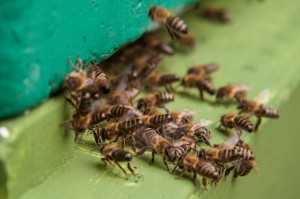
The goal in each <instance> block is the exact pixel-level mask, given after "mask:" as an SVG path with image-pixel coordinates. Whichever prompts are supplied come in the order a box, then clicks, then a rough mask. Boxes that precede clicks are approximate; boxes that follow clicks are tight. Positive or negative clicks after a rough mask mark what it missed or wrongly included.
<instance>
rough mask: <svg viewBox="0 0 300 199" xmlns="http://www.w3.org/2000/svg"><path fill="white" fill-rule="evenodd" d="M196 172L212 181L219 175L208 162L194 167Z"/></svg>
mask: <svg viewBox="0 0 300 199" xmlns="http://www.w3.org/2000/svg"><path fill="white" fill-rule="evenodd" d="M196 170H197V172H198V174H200V175H201V176H204V177H207V178H210V179H214V180H216V179H218V178H219V173H218V172H217V171H216V168H215V167H214V166H213V165H212V164H211V163H209V162H202V163H200V164H198V165H197V166H196Z"/></svg>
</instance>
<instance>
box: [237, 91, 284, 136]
mask: <svg viewBox="0 0 300 199" xmlns="http://www.w3.org/2000/svg"><path fill="white" fill-rule="evenodd" d="M269 95H270V91H269V90H268V89H266V90H263V91H262V92H261V93H260V94H259V95H258V96H257V97H256V98H255V99H254V100H242V101H241V102H240V103H239V105H238V106H237V109H239V110H240V114H242V113H246V114H250V116H252V115H254V116H255V117H257V122H256V124H255V127H254V131H257V130H258V128H259V126H260V124H261V121H262V118H263V117H266V118H272V119H273V118H274V119H277V118H279V112H278V111H277V110H276V109H274V108H271V107H269V106H268V105H266V104H265V103H264V102H265V101H268V98H269Z"/></svg>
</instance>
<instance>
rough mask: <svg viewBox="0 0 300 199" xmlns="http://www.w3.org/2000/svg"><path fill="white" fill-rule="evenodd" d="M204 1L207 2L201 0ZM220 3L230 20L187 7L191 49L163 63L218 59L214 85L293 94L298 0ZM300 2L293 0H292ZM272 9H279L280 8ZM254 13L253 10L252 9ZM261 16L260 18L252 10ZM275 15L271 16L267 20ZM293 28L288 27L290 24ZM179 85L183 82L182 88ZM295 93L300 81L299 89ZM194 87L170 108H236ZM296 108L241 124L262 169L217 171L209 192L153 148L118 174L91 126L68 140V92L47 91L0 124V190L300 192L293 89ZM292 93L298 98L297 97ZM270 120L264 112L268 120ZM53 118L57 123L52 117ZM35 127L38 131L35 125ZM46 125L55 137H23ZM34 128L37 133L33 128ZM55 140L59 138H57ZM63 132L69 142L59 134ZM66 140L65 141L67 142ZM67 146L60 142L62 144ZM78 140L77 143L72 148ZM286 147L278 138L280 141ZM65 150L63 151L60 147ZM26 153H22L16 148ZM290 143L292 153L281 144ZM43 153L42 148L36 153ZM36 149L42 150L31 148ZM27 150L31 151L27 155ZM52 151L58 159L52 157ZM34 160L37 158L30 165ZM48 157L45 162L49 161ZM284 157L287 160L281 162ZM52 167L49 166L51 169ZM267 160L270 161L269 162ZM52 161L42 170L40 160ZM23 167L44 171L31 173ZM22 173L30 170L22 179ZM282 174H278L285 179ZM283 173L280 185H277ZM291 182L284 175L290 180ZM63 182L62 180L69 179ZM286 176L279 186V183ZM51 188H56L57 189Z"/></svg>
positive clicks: (24, 193)
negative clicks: (128, 173) (211, 18)
mask: <svg viewBox="0 0 300 199" xmlns="http://www.w3.org/2000/svg"><path fill="white" fill-rule="evenodd" d="M207 3H208V2H207ZM211 3H213V4H216V5H221V6H224V7H225V8H227V9H228V10H229V12H230V13H231V14H232V15H233V22H232V23H230V24H229V25H221V24H218V23H213V22H208V21H205V20H203V19H201V18H199V13H198V12H195V11H194V12H189V13H188V14H187V15H185V16H184V19H185V20H186V21H187V23H188V24H189V26H190V27H192V28H191V32H192V34H193V35H195V36H196V38H197V48H196V49H195V50H194V51H193V52H191V53H179V54H176V55H175V56H173V57H170V58H167V59H166V60H165V62H164V64H163V66H162V70H163V71H165V72H168V71H169V72H175V73H177V74H178V75H183V74H184V73H185V71H186V68H187V67H189V66H191V65H192V64H196V63H207V62H211V61H215V62H219V63H220V64H221V68H220V70H219V71H218V72H216V73H215V74H214V75H213V79H214V82H215V84H216V85H217V86H220V85H222V84H224V83H228V82H233V83H245V84H247V85H250V88H251V89H250V93H249V95H250V97H254V96H255V95H257V94H258V93H259V92H260V91H261V90H262V89H265V88H269V89H271V91H272V95H271V99H270V105H272V106H274V107H279V106H280V105H282V104H284V103H286V104H287V106H288V105H289V104H290V102H288V101H287V99H288V98H289V97H290V95H291V93H293V92H294V89H295V87H296V85H298V84H299V76H298V74H299V72H300V67H299V66H300V59H299V58H298V52H299V51H300V43H299V42H300V41H299V40H298V35H299V34H298V33H299V30H300V27H299V26H298V25H297V24H298V19H299V15H300V14H299V12H298V9H297V8H298V6H299V2H298V1H296V0H292V1H291V2H290V3H289V4H286V3H284V2H283V0H276V1H264V2H263V3H260V2H254V1H253V2H248V1H236V0H230V1H226V2H224V1H211ZM297 5H298V6H297ZM277 10H281V13H282V14H281V15H278V13H277V12H275V11H277ZM254 16H255V17H254ZM258 19H259V20H258ZM273 21H276V23H275V22H274V23H271V22H273ZM291 28H293V31H290V30H291ZM178 90H180V88H178ZM295 93H299V88H298V89H297V90H295ZM197 98H198V94H197V92H196V91H191V92H189V95H180V94H177V95H176V101H175V102H174V103H173V104H170V106H169V108H170V109H172V110H176V109H180V108H189V109H192V110H196V111H197V112H198V113H199V114H198V115H197V119H200V118H206V119H211V120H213V121H218V119H219V117H220V115H222V114H224V113H226V112H230V111H233V110H234V108H233V107H231V108H228V109H227V108H224V107H216V106H213V105H212V104H210V103H209V102H211V101H213V99H212V98H209V97H208V98H207V100H208V102H200V101H199V100H198V99H197ZM296 98H297V99H294V102H293V103H291V106H292V107H293V108H287V109H286V108H285V107H283V109H280V112H281V117H282V118H281V119H280V120H279V121H275V120H272V121H271V120H268V124H269V126H268V125H267V126H266V128H262V130H261V131H260V132H259V134H258V135H255V134H250V135H249V134H244V135H243V139H244V140H246V141H249V142H250V143H251V145H252V146H253V149H254V151H255V153H256V155H257V158H258V161H259V164H260V168H261V169H260V171H259V174H258V175H257V174H255V173H253V174H250V175H249V176H247V177H244V178H241V179H239V180H238V181H237V182H236V183H231V181H230V179H228V180H226V181H223V180H222V181H221V182H220V183H219V185H218V187H210V188H209V191H207V192H205V191H204V190H203V189H200V187H199V186H200V185H199V184H198V185H197V187H194V186H193V184H192V183H191V180H190V176H189V177H186V178H184V179H181V180H175V179H174V178H175V176H174V175H170V174H168V173H167V172H166V171H165V170H164V167H163V164H162V161H161V158H160V157H157V158H156V163H155V165H153V166H149V165H148V162H149V161H150V157H149V155H147V156H145V157H142V158H134V160H133V162H132V165H133V166H135V167H136V168H135V169H136V171H137V173H138V174H139V176H137V177H133V178H130V179H129V180H128V181H126V180H125V179H124V176H123V174H122V172H121V171H120V170H119V169H118V168H116V167H115V168H111V167H108V168H104V167H102V166H101V165H102V164H101V162H100V160H99V159H100V156H99V154H98V153H97V148H96V147H95V146H94V145H92V144H90V141H89V140H92V135H87V136H85V137H84V140H83V141H82V142H81V143H80V144H78V145H75V146H74V145H73V143H72V138H73V135H70V136H69V137H67V140H64V139H65V137H64V136H63V133H62V130H61V129H58V123H59V122H60V121H61V120H62V118H63V117H64V116H63V115H64V114H63V112H64V111H65V110H64V107H65V106H64V105H65V104H64V102H63V99H62V97H56V98H52V99H51V100H49V101H47V102H46V103H45V104H43V105H42V106H40V107H38V108H36V109H35V110H34V111H32V112H29V113H28V115H26V117H20V118H17V119H16V120H8V121H4V122H2V123H1V124H0V126H7V127H8V128H9V130H10V133H11V136H10V137H9V139H6V140H5V139H2V140H1V144H0V147H1V150H0V157H1V161H0V162H1V164H0V165H3V166H0V169H2V170H1V174H0V177H1V178H2V176H4V177H5V178H6V183H0V186H3V188H2V189H0V190H1V191H0V193H3V192H7V193H8V194H9V198H18V197H19V198H22V199H27V198H30V199H33V198H70V197H76V198H99V197H106V198H113V197H116V198H117V197H119V198H133V197H134V198H141V197H143V198H144V197H146V198H153V197H155V198H174V199H180V198H192V199H194V198H203V199H205V198H250V197H251V196H253V197H255V198H266V197H267V196H269V195H270V196H272V197H274V198H280V197H281V198H282V197H283V196H285V193H287V194H286V196H287V197H288V196H290V197H288V198H292V197H293V196H295V195H297V193H298V195H299V191H297V187H296V185H297V184H299V182H298V179H297V178H296V177H295V176H297V174H298V172H299V171H298V170H297V168H296V166H295V165H297V162H296V159H295V158H294V157H296V155H297V154H296V153H297V151H299V146H298V145H297V142H296V141H297V140H299V139H297V138H298V137H299V136H298V135H297V132H298V131H297V129H296V128H297V126H296V125H295V124H296V123H297V122H296V121H295V119H293V120H291V119H290V117H291V118H297V117H296V116H294V115H293V114H292V113H291V112H294V113H295V114H297V111H298V112H299V108H296V107H298V106H297V102H298V101H299V95H297V94H296ZM297 100H298V101H297ZM265 121H267V120H265ZM55 124H56V125H55ZM216 126H217V123H215V124H214V125H212V126H211V127H210V129H211V130H212V132H213V140H212V143H213V144H214V143H219V142H221V141H223V140H224V139H225V135H223V134H221V133H220V132H218V131H217V130H216V129H215V127H216ZM38 133H41V134H38ZM43 134H46V135H47V142H50V143H51V146H48V145H46V146H45V147H43V144H40V145H32V146H29V145H26V143H27V142H29V141H30V140H31V139H32V140H31V141H30V143H33V142H35V143H43V142H45V140H44V139H43V136H42V135H43ZM37 135H40V136H37ZM57 140H60V142H57ZM64 141H65V142H64ZM63 144H64V145H63ZM64 147H65V148H64ZM73 147H74V149H73ZM281 147H282V148H281ZM61 151H64V152H65V156H63V157H64V158H63V157H62V156H58V154H60V153H59V152H61ZM20 153H21V154H22V158H21V157H20V156H19V154H20ZM287 153H290V155H289V156H287V155H286V154H287ZM40 154H44V156H45V157H44V158H43V157H40ZM36 157H39V158H36ZM25 158H28V159H25ZM52 160H57V161H52ZM27 161H29V162H33V161H34V162H35V164H37V165H41V166H40V167H35V166H34V164H28V163H27ZM48 162H50V163H49V167H47V166H45V164H47V163H48ZM283 162H286V164H283ZM50 167H51V169H49V168H50ZM269 168H271V169H269ZM43 169H45V170H48V172H45V173H43V172H42V170H43ZM29 176H42V178H40V179H38V178H30V177H29ZM25 178H28V179H25ZM281 180H282V181H281ZM283 183H284V185H282V184H283ZM289 184H290V185H289ZM66 185H68V186H66ZM281 185H282V186H281ZM54 190H55V191H54Z"/></svg>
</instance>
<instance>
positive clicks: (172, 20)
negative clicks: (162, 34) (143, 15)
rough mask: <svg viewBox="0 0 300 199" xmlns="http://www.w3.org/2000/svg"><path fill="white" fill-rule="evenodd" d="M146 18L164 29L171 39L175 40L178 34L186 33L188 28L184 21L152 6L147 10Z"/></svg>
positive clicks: (165, 10) (163, 9)
mask: <svg viewBox="0 0 300 199" xmlns="http://www.w3.org/2000/svg"><path fill="white" fill-rule="evenodd" d="M148 16H149V17H150V18H151V19H152V20H153V21H155V22H156V23H158V24H159V25H160V26H164V27H166V29H167V30H168V32H169V34H170V36H171V37H172V39H176V37H177V35H178V34H187V33H188V27H187V25H186V24H185V23H184V21H183V20H182V19H180V18H179V17H177V16H175V15H172V14H171V13H170V12H169V11H168V10H167V9H165V8H161V7H155V6H153V7H151V8H150V9H149V12H148Z"/></svg>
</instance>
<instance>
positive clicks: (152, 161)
mask: <svg viewBox="0 0 300 199" xmlns="http://www.w3.org/2000/svg"><path fill="white" fill-rule="evenodd" d="M151 155H152V158H151V162H150V163H149V164H150V165H152V164H153V163H154V151H152V154H151Z"/></svg>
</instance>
